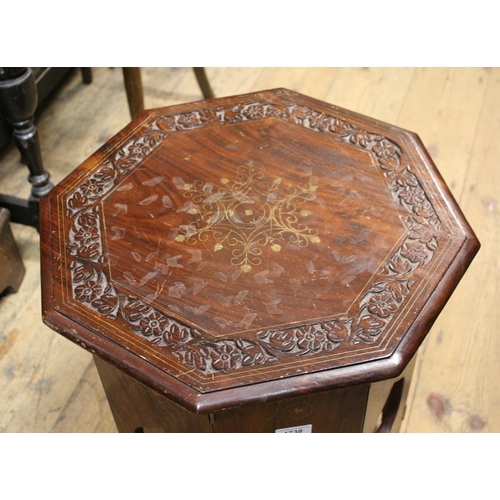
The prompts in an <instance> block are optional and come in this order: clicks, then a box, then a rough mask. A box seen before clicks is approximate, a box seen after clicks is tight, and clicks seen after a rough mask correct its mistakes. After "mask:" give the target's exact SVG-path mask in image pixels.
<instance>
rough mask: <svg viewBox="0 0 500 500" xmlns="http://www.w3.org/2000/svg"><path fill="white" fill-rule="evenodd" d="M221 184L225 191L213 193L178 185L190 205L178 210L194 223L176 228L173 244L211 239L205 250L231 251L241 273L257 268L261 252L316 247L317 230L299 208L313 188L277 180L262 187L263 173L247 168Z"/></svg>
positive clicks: (209, 188)
mask: <svg viewBox="0 0 500 500" xmlns="http://www.w3.org/2000/svg"><path fill="white" fill-rule="evenodd" d="M250 163H251V162H250ZM221 183H222V184H223V185H225V186H226V187H225V188H220V189H217V190H216V189H215V188H214V186H213V185H212V184H210V183H207V182H204V181H202V180H197V181H195V182H194V183H193V184H186V185H185V186H184V189H186V192H185V193H184V197H185V198H187V199H189V200H191V202H190V203H187V204H186V205H185V207H184V210H185V212H186V213H188V214H190V215H192V216H196V217H197V218H196V219H195V220H193V221H192V222H191V223H189V224H184V225H181V226H180V227H179V228H178V229H179V233H178V235H177V237H176V241H179V242H186V243H187V244H189V245H196V243H197V242H198V241H200V242H207V241H208V239H209V235H211V236H212V238H213V240H214V241H215V245H214V246H213V247H212V248H211V250H212V251H214V252H218V251H222V250H224V249H228V250H231V255H232V257H231V259H230V262H231V265H233V266H236V267H239V268H240V269H241V270H242V271H243V272H245V273H247V272H249V271H251V270H252V268H253V267H256V266H259V265H260V264H261V263H262V259H261V255H262V249H263V247H266V246H267V247H269V248H270V249H271V250H272V251H274V252H280V251H281V250H282V246H283V245H284V244H287V243H289V244H292V245H295V246H296V247H297V246H298V247H300V248H304V247H306V246H308V245H309V243H319V242H320V238H319V236H318V231H317V230H316V229H311V228H309V227H308V225H307V218H308V216H310V215H311V212H310V211H309V210H301V209H300V208H299V207H300V206H301V205H304V204H305V203H307V202H311V201H314V199H315V198H316V189H317V187H318V186H317V185H312V184H311V185H307V184H304V183H299V184H297V185H295V186H288V187H283V186H282V179H281V178H279V177H277V178H275V179H273V180H272V181H271V182H268V181H266V180H265V178H264V170H263V169H261V168H254V166H253V165H251V164H249V165H246V166H242V167H239V168H238V173H237V174H236V180H235V181H233V182H231V181H230V180H229V179H226V178H223V179H221Z"/></svg>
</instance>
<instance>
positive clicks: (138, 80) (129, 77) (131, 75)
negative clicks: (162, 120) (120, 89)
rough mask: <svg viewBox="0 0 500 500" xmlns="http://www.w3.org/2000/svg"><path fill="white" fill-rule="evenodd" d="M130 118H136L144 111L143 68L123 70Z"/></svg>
mask: <svg viewBox="0 0 500 500" xmlns="http://www.w3.org/2000/svg"><path fill="white" fill-rule="evenodd" d="M122 70H123V81H124V83H125V91H126V93H127V100H128V107H129V110H130V116H131V117H132V119H133V118H135V117H136V116H137V115H138V114H139V113H141V112H142V111H144V93H143V90H142V77H141V68H122Z"/></svg>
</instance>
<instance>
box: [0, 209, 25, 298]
mask: <svg viewBox="0 0 500 500" xmlns="http://www.w3.org/2000/svg"><path fill="white" fill-rule="evenodd" d="M9 219H10V213H9V211H8V210H7V209H5V208H0V269H1V271H0V295H2V294H4V293H6V292H17V291H18V290H19V287H20V286H21V283H22V281H23V278H24V274H25V272H26V269H25V267H24V264H23V260H22V258H21V254H20V253H19V248H18V247H17V244H16V241H15V239H14V235H13V234H12V229H11V228H10V224H9Z"/></svg>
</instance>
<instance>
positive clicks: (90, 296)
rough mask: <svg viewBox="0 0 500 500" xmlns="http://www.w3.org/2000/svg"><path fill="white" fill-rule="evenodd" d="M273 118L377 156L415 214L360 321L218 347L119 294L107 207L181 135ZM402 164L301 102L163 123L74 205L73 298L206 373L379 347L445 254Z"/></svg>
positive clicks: (175, 117) (117, 158) (98, 176)
mask: <svg viewBox="0 0 500 500" xmlns="http://www.w3.org/2000/svg"><path fill="white" fill-rule="evenodd" d="M271 117H272V118H277V119H280V120H284V121H286V122H288V123H294V124H296V125H298V126H301V127H304V128H306V129H309V130H311V131H313V132H317V133H325V134H329V135H330V136H332V137H334V138H335V139H336V140H338V141H341V142H344V143H346V144H350V145H352V146H354V147H358V148H361V149H363V150H365V151H368V152H370V153H371V154H372V155H373V156H374V158H375V160H376V163H377V165H378V167H379V168H380V169H381V171H382V172H383V175H384V176H385V177H386V178H387V179H388V188H389V189H390V190H391V193H392V196H393V199H394V201H395V202H396V203H397V204H398V205H399V206H400V207H401V208H402V209H403V210H404V211H405V212H406V213H407V216H406V218H405V221H404V222H405V226H406V228H407V235H406V238H405V239H404V241H403V243H402V244H401V245H400V247H399V248H398V249H397V250H396V251H395V252H394V254H393V255H392V256H391V257H390V259H389V260H388V262H387V263H386V264H385V266H384V268H383V271H382V276H381V280H380V281H378V282H377V283H374V284H373V285H372V286H371V287H370V289H369V290H368V291H367V292H366V293H365V294H364V296H363V297H362V298H361V300H360V302H359V304H358V307H357V312H356V314H354V315H350V316H345V317H340V318H336V319H332V320H328V321H321V322H314V323H312V324H307V325H304V326H301V327H296V328H288V329H284V330H264V331H260V332H258V333H257V335H256V339H255V340H251V339H240V338H238V339H229V338H227V339H223V340H211V339H209V338H206V337H205V336H204V335H203V333H202V332H199V331H197V330H196V329H192V328H190V327H189V326H187V325H185V324H183V323H182V322H181V321H178V320H176V319H173V318H171V317H169V316H167V315H165V314H164V313H162V312H161V311H159V310H157V309H155V308H154V307H152V306H151V305H149V304H148V303H146V302H144V301H143V300H141V299H140V298H139V297H135V296H132V295H123V294H121V293H120V292H119V291H118V290H117V289H116V288H115V287H114V286H113V284H112V283H111V282H110V280H109V278H108V275H107V273H106V267H107V261H106V256H105V254H104V252H103V242H102V216H101V214H100V205H99V202H100V200H101V199H102V198H103V197H104V196H106V195H107V194H109V193H110V192H111V191H112V190H113V188H114V187H115V186H116V185H117V183H118V182H119V181H120V180H121V179H123V178H124V176H125V175H127V174H128V173H130V172H131V171H132V170H133V169H134V168H136V167H137V166H138V165H139V164H140V163H141V162H142V161H143V160H144V159H145V158H146V157H147V156H149V155H150V154H151V153H152V152H154V151H155V149H156V148H158V147H159V146H160V145H161V144H162V143H163V141H165V140H166V139H167V138H168V136H169V135H170V134H172V133H175V132H176V131H185V130H193V129H197V128H201V127H205V126H207V125H209V124H219V125H220V124H231V123H238V122H243V121H248V120H260V119H266V118H271ZM401 157H402V150H401V148H400V146H399V145H398V144H396V143H395V142H394V141H392V140H390V139H388V138H386V137H384V136H382V135H380V134H376V133H372V132H369V131H366V130H362V129H360V128H358V127H357V126H356V125H354V124H351V123H349V122H347V121H345V120H343V119H339V118H337V117H335V116H332V115H329V114H326V113H322V112H317V111H315V110H313V109H311V108H309V107H307V106H301V105H297V104H295V103H290V104H289V105H287V106H281V105H276V104H271V103H267V102H263V101H254V102H248V103H245V104H236V105H234V106H231V107H227V108H223V107H219V108H216V109H214V108H205V109H202V110H197V111H190V112H184V113H178V114H172V115H168V116H162V117H159V118H156V119H155V120H154V121H153V122H152V124H151V125H150V126H149V128H148V129H147V130H146V131H145V132H144V133H143V134H142V135H141V136H140V137H138V138H134V139H132V140H130V141H129V142H127V143H126V144H125V145H124V146H122V147H121V148H120V149H119V150H118V151H117V152H116V153H114V155H113V156H112V157H111V158H110V159H108V160H107V161H105V163H104V164H103V165H102V166H100V167H99V168H98V169H97V170H96V171H95V172H93V173H92V174H91V175H90V176H89V177H88V178H87V179H86V180H85V181H84V182H83V183H82V184H80V185H78V186H77V187H76V188H75V189H74V190H73V191H72V192H70V193H69V194H68V195H67V196H66V206H67V216H68V218H69V219H70V220H71V226H70V228H69V232H68V246H67V248H68V253H69V257H70V261H71V287H72V294H73V298H74V299H75V300H77V301H78V302H79V303H81V304H83V305H84V306H86V307H87V308H90V309H91V310H93V311H94V312H96V313H98V314H100V315H105V316H106V317H108V318H111V319H114V320H116V319H118V318H122V319H124V320H125V322H126V324H127V325H128V328H129V329H130V330H131V331H132V332H134V333H135V334H136V335H138V336H139V337H141V338H144V339H147V340H148V341H149V342H150V343H151V345H155V346H167V347H169V348H171V349H172V353H173V354H174V355H175V356H177V358H178V359H179V360H180V361H181V362H182V363H185V364H187V365H189V366H192V367H194V368H195V369H196V370H198V371H199V372H200V373H203V374H211V373H219V372H228V371H232V370H235V369H238V368H241V367H248V366H258V365H263V364H266V363H268V362H271V361H276V360H278V359H283V358H284V357H290V356H292V357H297V356H305V355H308V356H310V355H315V354H318V353H328V352H332V351H334V350H335V349H337V348H338V347H339V346H341V345H346V344H347V345H350V346H351V348H350V349H355V346H356V345H358V344H362V345H367V344H374V343H375V342H377V341H378V340H380V339H381V338H383V333H384V332H385V331H386V330H387V328H388V326H389V324H390V323H391V320H392V318H393V317H394V316H395V315H396V313H397V312H398V311H399V310H401V308H402V306H403V305H404V304H405V302H406V301H407V299H408V297H409V295H410V294H411V290H412V288H413V286H414V284H415V281H414V279H413V274H414V272H415V270H416V269H418V268H421V267H424V266H427V265H428V264H429V263H430V262H431V261H432V259H433V258H434V255H435V252H436V250H437V248H438V245H439V244H438V237H437V235H438V234H439V232H440V231H441V221H440V220H439V218H438V216H437V214H436V212H435V210H434V207H433V205H432V204H431V202H430V200H429V199H428V196H427V194H426V193H425V191H424V189H423V187H422V185H421V183H420V181H419V179H418V178H417V176H416V175H415V173H413V171H412V169H411V166H409V165H402V163H401ZM334 316H335V315H334V314H332V317H334Z"/></svg>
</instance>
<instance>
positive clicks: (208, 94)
mask: <svg viewBox="0 0 500 500" xmlns="http://www.w3.org/2000/svg"><path fill="white" fill-rule="evenodd" d="M193 69H194V74H195V75H196V80H198V85H199V86H200V89H201V91H202V92H203V96H204V97H205V99H212V98H214V97H215V94H214V92H213V90H212V87H210V83H209V82H208V78H207V74H206V72H205V68H193Z"/></svg>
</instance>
